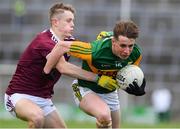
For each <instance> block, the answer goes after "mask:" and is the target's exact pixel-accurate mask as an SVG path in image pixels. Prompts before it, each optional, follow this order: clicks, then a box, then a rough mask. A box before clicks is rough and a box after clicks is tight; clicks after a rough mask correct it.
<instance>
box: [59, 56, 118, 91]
mask: <svg viewBox="0 0 180 129" xmlns="http://www.w3.org/2000/svg"><path fill="white" fill-rule="evenodd" d="M56 69H57V70H58V71H59V72H61V73H62V74H65V75H68V76H71V77H74V78H79V79H82V80H87V81H92V82H96V83H97V84H98V85H99V86H101V87H103V88H106V89H108V90H110V91H112V90H115V89H116V88H119V87H118V85H117V82H116V80H114V79H112V78H111V77H109V76H104V75H102V76H98V75H97V74H95V73H93V72H89V71H86V70H83V69H82V68H81V67H79V66H76V65H74V64H71V63H69V62H67V61H65V59H64V57H62V58H61V59H60V60H59V62H58V63H57V65H56Z"/></svg>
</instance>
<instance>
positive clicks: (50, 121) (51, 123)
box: [44, 110, 66, 128]
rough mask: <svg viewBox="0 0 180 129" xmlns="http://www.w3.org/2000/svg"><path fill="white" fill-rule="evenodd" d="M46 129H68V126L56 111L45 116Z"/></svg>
mask: <svg viewBox="0 0 180 129" xmlns="http://www.w3.org/2000/svg"><path fill="white" fill-rule="evenodd" d="M44 128H66V124H65V122H64V120H63V119H62V118H61V116H60V115H59V114H58V113H57V111H56V110H54V111H53V112H51V113H49V114H48V115H47V116H45V124H44Z"/></svg>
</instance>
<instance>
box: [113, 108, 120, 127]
mask: <svg viewBox="0 0 180 129" xmlns="http://www.w3.org/2000/svg"><path fill="white" fill-rule="evenodd" d="M111 118H112V128H120V120H121V119H120V111H119V110H116V111H111Z"/></svg>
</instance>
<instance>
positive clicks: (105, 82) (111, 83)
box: [97, 75, 119, 91]
mask: <svg viewBox="0 0 180 129" xmlns="http://www.w3.org/2000/svg"><path fill="white" fill-rule="evenodd" d="M97 83H98V85H99V86H101V87H103V88H106V89H108V90H110V91H113V90H115V89H117V88H119V86H118V85H117V81H116V80H114V79H112V78H111V77H109V76H105V75H102V76H101V77H99V79H98V82H97Z"/></svg>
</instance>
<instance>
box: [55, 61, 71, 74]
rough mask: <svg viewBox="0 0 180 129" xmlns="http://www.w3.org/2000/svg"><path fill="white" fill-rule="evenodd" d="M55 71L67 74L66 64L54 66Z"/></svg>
mask: <svg viewBox="0 0 180 129" xmlns="http://www.w3.org/2000/svg"><path fill="white" fill-rule="evenodd" d="M56 69H57V70H58V71H59V72H60V73H61V74H67V72H68V69H67V65H66V62H61V63H60V62H58V63H57V65H56Z"/></svg>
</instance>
